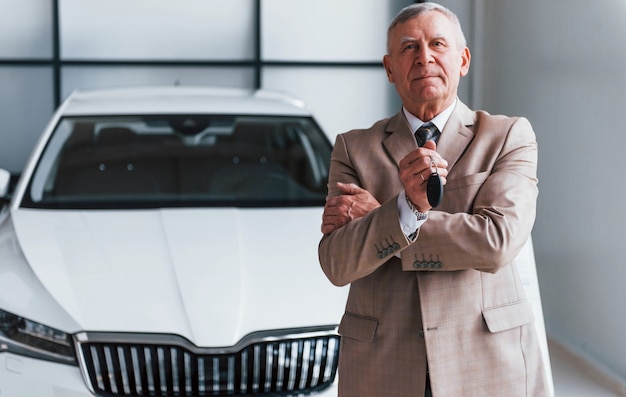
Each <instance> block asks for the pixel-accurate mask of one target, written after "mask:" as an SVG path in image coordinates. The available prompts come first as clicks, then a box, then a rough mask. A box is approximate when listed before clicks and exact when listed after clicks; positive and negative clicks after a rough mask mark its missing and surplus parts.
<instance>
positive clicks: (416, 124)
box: [402, 99, 457, 131]
mask: <svg viewBox="0 0 626 397" xmlns="http://www.w3.org/2000/svg"><path fill="white" fill-rule="evenodd" d="M456 102H457V99H455V100H454V102H452V105H450V106H448V107H447V108H446V109H444V111H443V112H441V113H439V114H438V115H436V116H435V117H434V118H433V119H432V120H426V121H422V120H420V119H419V118H418V117H416V116H415V115H413V114H412V113H409V111H408V110H406V108H405V107H404V106H402V111H403V112H404V117H406V120H407V121H408V122H409V126H410V127H411V131H417V129H418V128H420V127H421V126H422V124H424V123H426V122H427V121H430V122H432V123H433V124H435V125H436V126H437V128H438V129H439V131H443V127H444V126H445V125H446V123H447V122H448V120H449V119H450V115H452V111H453V110H454V107H455V106H456Z"/></svg>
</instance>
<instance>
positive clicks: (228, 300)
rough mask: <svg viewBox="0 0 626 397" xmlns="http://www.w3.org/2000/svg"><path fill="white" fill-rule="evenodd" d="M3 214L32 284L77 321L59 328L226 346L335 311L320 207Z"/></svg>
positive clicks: (325, 319)
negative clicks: (320, 247) (323, 256)
mask: <svg viewBox="0 0 626 397" xmlns="http://www.w3.org/2000/svg"><path fill="white" fill-rule="evenodd" d="M12 218H13V224H14V228H15V232H16V234H17V238H18V241H19V244H20V247H21V249H22V251H23V253H24V256H25V258H26V260H27V262H28V263H29V265H30V267H31V269H32V271H33V273H34V274H35V275H36V278H37V279H38V285H37V286H36V287H37V288H41V287H42V286H43V288H45V289H46V290H47V293H48V294H49V295H50V296H51V297H52V298H53V299H54V300H55V301H56V302H57V303H58V304H59V305H60V306H61V307H62V308H63V309H64V310H65V312H67V313H68V314H69V316H70V317H71V318H72V319H73V320H74V322H75V324H74V326H78V327H79V329H65V331H66V332H77V331H81V330H82V331H104V332H108V331H111V332H146V333H168V334H177V335H181V336H184V337H186V338H187V339H189V340H190V341H192V342H193V343H195V344H196V345H197V346H232V345H234V344H235V343H236V342H237V341H238V340H239V339H240V338H241V337H243V336H244V335H247V334H248V333H250V332H253V331H258V330H268V329H278V328H291V327H305V326H312V325H327V324H335V323H337V322H338V321H339V318H340V315H341V312H342V311H343V304H344V302H345V291H344V289H343V288H337V287H334V286H332V285H331V284H330V282H329V281H328V280H327V279H326V278H325V277H324V275H323V273H322V271H321V269H320V267H319V264H318V261H317V243H318V241H319V238H320V237H321V234H320V232H319V225H320V219H321V208H298V209H234V208H233V209H225V208H219V209H160V210H132V211H124V210H119V211H110V210H107V211H84V210H81V211H60V210H54V211H47V210H18V211H14V212H13V214H12ZM20 314H21V315H24V316H26V315H27V314H22V313H20Z"/></svg>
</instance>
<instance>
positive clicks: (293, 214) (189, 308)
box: [0, 86, 347, 397]
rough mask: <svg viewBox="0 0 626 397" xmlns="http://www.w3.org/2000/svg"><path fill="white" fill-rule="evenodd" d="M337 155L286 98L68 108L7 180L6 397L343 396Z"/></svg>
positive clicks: (190, 98) (188, 91) (3, 191)
mask: <svg viewBox="0 0 626 397" xmlns="http://www.w3.org/2000/svg"><path fill="white" fill-rule="evenodd" d="M331 150H332V146H331V144H330V142H329V141H328V138H327V137H326V136H325V135H324V133H323V132H322V131H321V129H320V128H319V127H318V125H317V124H316V122H315V121H314V119H313V117H312V116H311V114H310V112H309V111H307V110H306V108H304V107H303V106H302V104H301V103H300V102H299V101H297V100H293V99H291V98H288V97H286V96H284V95H282V94H277V93H271V92H267V91H255V92H252V91H243V90H227V89H210V88H201V87H183V86H177V87H153V88H125V89H122V88H120V89H109V90H94V91H84V92H76V93H74V94H72V95H70V96H69V97H68V99H67V100H66V101H64V103H63V104H62V105H61V106H60V107H59V109H58V110H57V112H56V113H55V114H54V116H53V118H52V119H51V121H50V123H49V125H48V127H47V128H46V130H45V131H44V133H43V135H42V137H41V140H40V141H39V142H38V144H37V145H36V147H35V149H34V151H33V153H32V156H31V158H30V160H29V161H28V162H27V164H26V166H25V168H24V170H23V173H22V175H21V178H20V180H19V182H18V184H17V186H16V187H15V189H14V190H13V189H11V190H13V191H12V192H9V189H8V183H9V181H8V178H7V176H8V173H7V172H6V171H3V170H2V171H0V196H1V198H2V199H3V200H4V203H3V204H4V205H3V209H2V212H0V396H2V397H5V396H6V397H20V396H24V397H33V396H37V397H52V396H55V397H58V396H64V397H65V396H67V397H69V396H71V397H81V396H92V395H97V396H226V395H236V396H246V395H254V396H263V395H265V396H275V395H281V396H289V395H293V396H296V395H298V396H300V395H308V394H316V395H318V396H336V385H335V383H336V371H337V360H338V352H339V343H340V339H339V337H338V335H337V332H336V326H337V323H338V322H339V320H340V318H341V315H342V313H343V305H344V304H345V298H346V293H347V290H345V289H344V288H337V287H334V286H332V285H331V284H330V282H329V281H328V280H327V279H326V278H325V276H324V274H323V272H322V271H321V269H320V267H319V263H318V257H317V245H318V242H319V239H320V237H321V232H320V225H321V213H322V208H323V204H324V200H325V196H326V183H327V175H328V167H329V161H330V152H331ZM9 196H10V197H9Z"/></svg>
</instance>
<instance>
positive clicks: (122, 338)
mask: <svg viewBox="0 0 626 397" xmlns="http://www.w3.org/2000/svg"><path fill="white" fill-rule="evenodd" d="M77 347H78V348H77V351H78V352H79V360H80V364H81V369H82V371H83V375H84V378H85V380H86V382H87V383H88V386H89V388H90V390H91V391H92V392H93V393H94V394H96V395H100V396H183V397H184V396H248V395H250V396H252V395H254V396H259V395H287V396H296V395H303V394H308V393H310V392H313V391H315V390H320V389H323V388H325V387H328V386H329V385H330V384H331V383H332V382H333V381H334V379H335V374H336V372H337V363H338V359H339V336H338V335H337V334H336V332H335V330H334V327H333V328H332V329H330V330H329V329H328V327H326V328H325V329H315V330H298V331H295V332H294V331H293V330H288V331H281V332H280V333H279V334H276V333H269V332H264V333H256V334H252V335H249V336H248V337H246V338H244V339H243V340H242V341H241V342H240V343H238V344H237V345H236V346H234V347H232V348H218V349H214V348H210V349H202V348H197V347H195V346H193V345H191V344H190V343H189V342H188V341H186V340H184V339H182V338H179V337H176V336H159V335H143V336H142V335H134V334H127V335H119V334H85V333H83V334H80V335H78V336H77Z"/></svg>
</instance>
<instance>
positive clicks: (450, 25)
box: [390, 10, 458, 43]
mask: <svg viewBox="0 0 626 397" xmlns="http://www.w3.org/2000/svg"><path fill="white" fill-rule="evenodd" d="M457 31H458V27H457V26H456V24H455V23H454V22H453V21H452V20H450V18H448V16H446V15H445V14H443V13H441V12H439V11H437V10H431V11H426V12H424V13H422V14H419V15H417V16H415V17H413V18H411V19H409V20H407V21H405V22H402V23H399V24H397V25H396V26H395V27H394V28H393V29H392V31H391V32H390V33H391V37H390V38H391V39H392V41H393V42H395V43H398V42H400V41H406V40H407V39H408V38H412V39H417V40H419V39H432V38H435V37H437V38H445V39H447V40H448V41H456V39H457Z"/></svg>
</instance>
